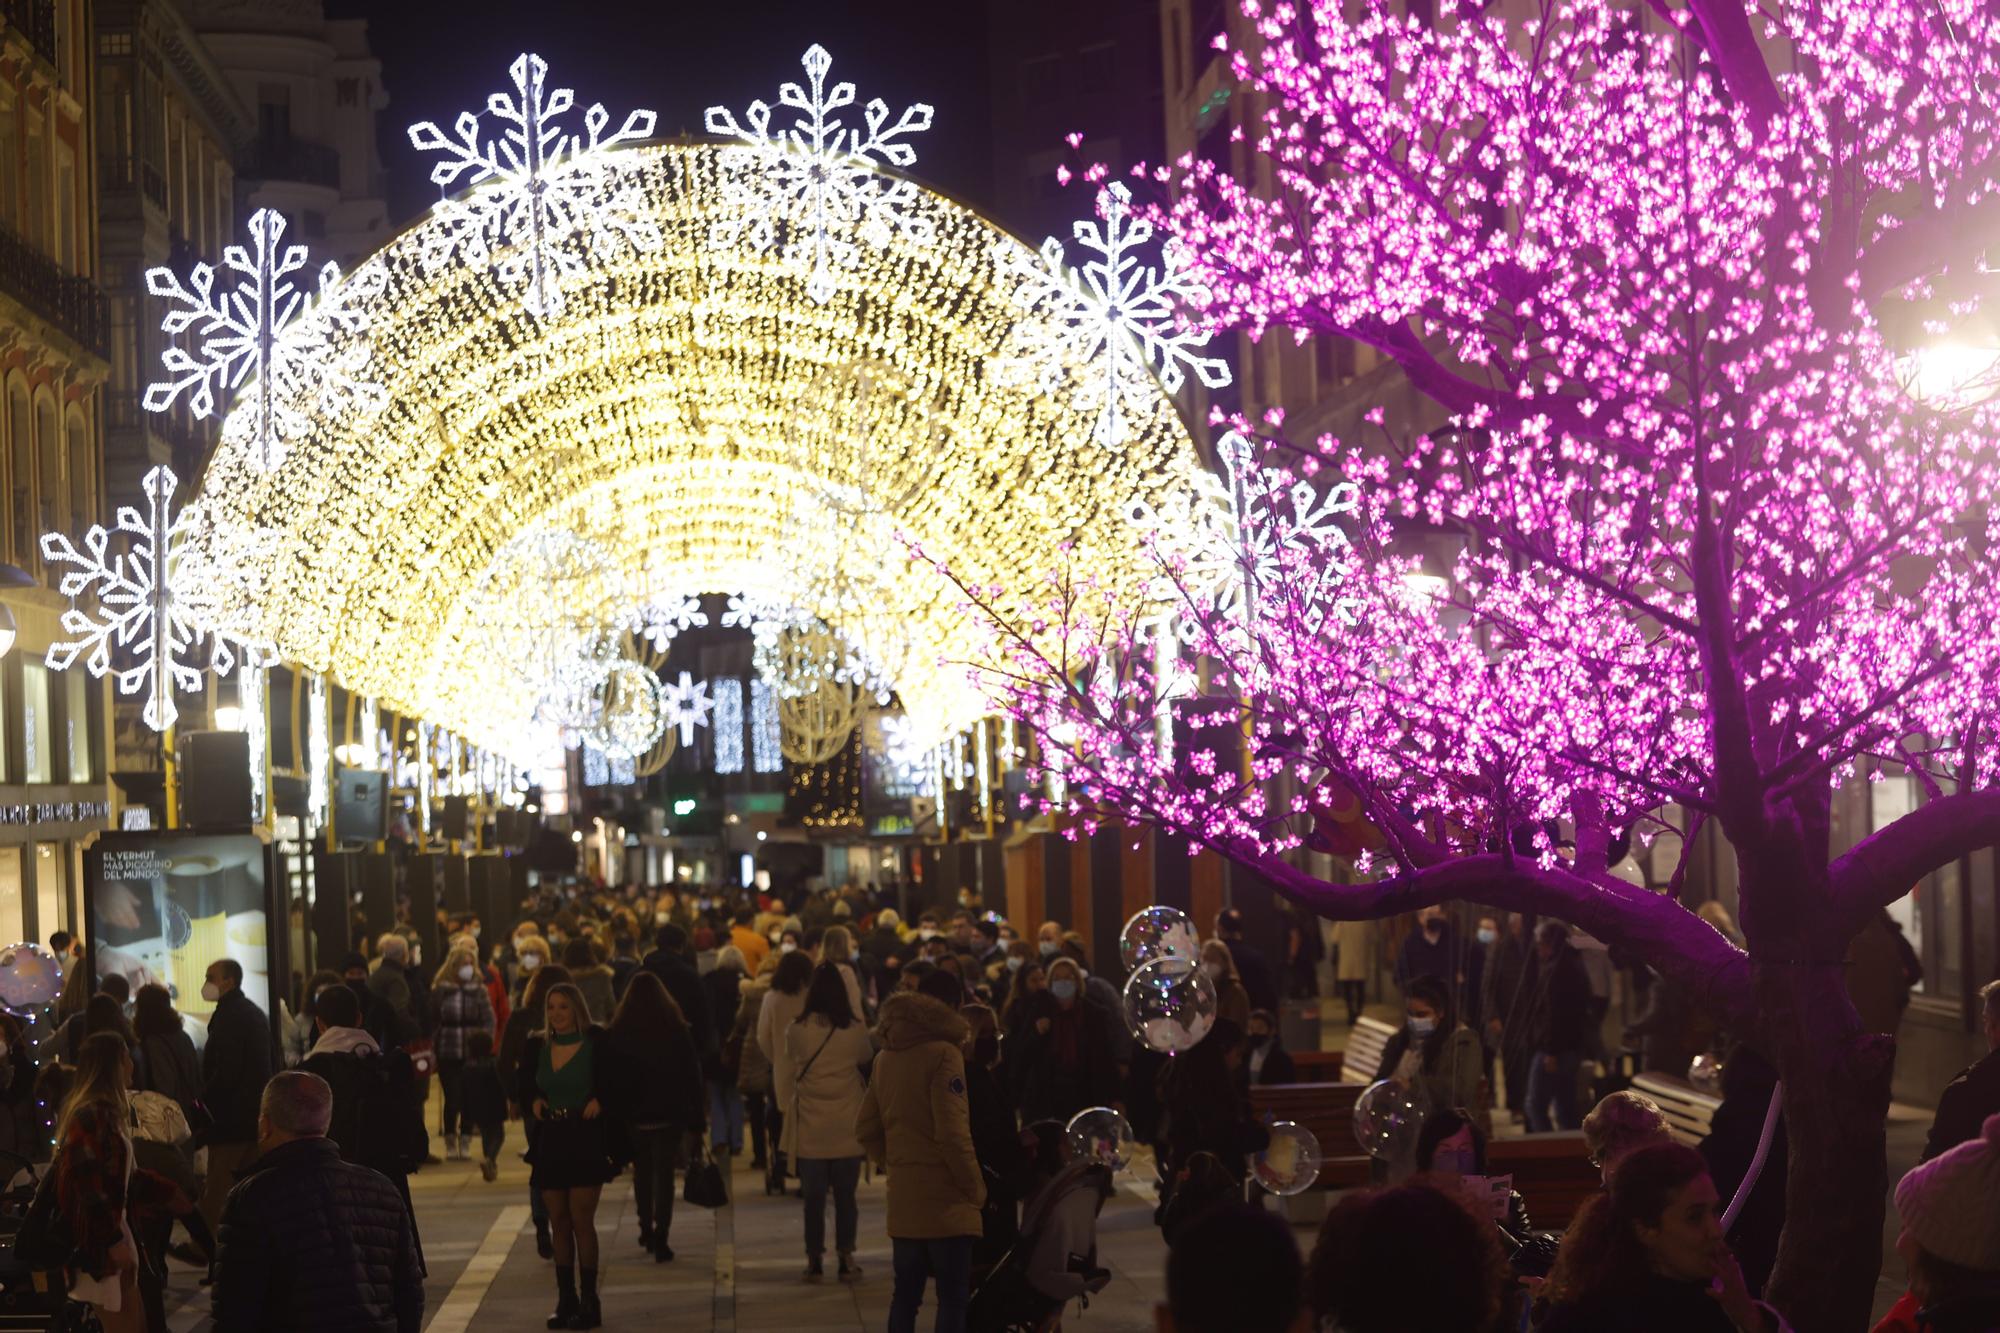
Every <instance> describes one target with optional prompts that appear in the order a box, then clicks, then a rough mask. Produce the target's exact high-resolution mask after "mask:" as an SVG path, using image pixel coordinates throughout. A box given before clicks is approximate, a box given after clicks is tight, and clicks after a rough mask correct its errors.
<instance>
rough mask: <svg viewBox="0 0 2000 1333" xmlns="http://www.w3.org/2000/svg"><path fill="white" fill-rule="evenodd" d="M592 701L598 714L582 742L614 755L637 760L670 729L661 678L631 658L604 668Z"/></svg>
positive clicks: (585, 732)
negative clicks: (668, 727) (661, 688)
mask: <svg viewBox="0 0 2000 1333" xmlns="http://www.w3.org/2000/svg"><path fill="white" fill-rule="evenodd" d="M592 704H593V708H592V711H593V712H594V714H595V716H594V717H593V718H592V719H591V721H590V724H589V725H588V726H587V727H586V728H584V735H583V742H584V744H586V745H589V746H592V747H594V748H596V749H598V750H601V751H603V752H604V754H605V755H606V756H608V757H610V758H612V759H624V760H636V759H637V758H638V757H639V756H640V755H643V754H646V753H647V752H648V751H650V750H651V749H652V748H653V746H654V744H655V743H656V742H658V741H659V739H660V737H661V736H662V735H664V734H665V733H666V731H667V721H668V707H667V700H666V698H665V697H664V696H663V694H662V692H661V690H660V682H659V678H658V677H657V676H655V675H654V674H653V673H652V672H651V671H648V670H647V669H646V668H645V667H643V666H641V665H640V664H639V663H637V662H634V661H631V660H629V659H625V658H620V659H619V660H617V661H615V662H613V663H612V664H611V665H610V666H609V667H607V668H606V669H605V672H604V677H603V680H602V683H601V684H600V685H599V686H598V689H597V693H596V696H595V698H594V699H593V700H592Z"/></svg>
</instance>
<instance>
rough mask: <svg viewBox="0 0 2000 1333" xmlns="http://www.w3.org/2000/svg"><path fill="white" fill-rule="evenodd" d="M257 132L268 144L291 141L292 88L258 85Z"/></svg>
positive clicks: (281, 85)
mask: <svg viewBox="0 0 2000 1333" xmlns="http://www.w3.org/2000/svg"><path fill="white" fill-rule="evenodd" d="M257 133H258V134H259V136H261V137H262V139H263V141H264V142H265V143H266V144H284V143H289V142H291V138H292V90H291V89H290V88H289V87H287V86H286V85H284V84H282V83H260V84H258V85H257Z"/></svg>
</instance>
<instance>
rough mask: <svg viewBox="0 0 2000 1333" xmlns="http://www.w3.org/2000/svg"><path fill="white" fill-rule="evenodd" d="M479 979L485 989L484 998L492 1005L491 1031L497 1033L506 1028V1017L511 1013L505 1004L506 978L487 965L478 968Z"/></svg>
mask: <svg viewBox="0 0 2000 1333" xmlns="http://www.w3.org/2000/svg"><path fill="white" fill-rule="evenodd" d="M479 979H480V984H481V985H483V986H485V987H486V998H487V999H488V1000H489V1001H491V1002H492V1004H493V1030H494V1031H495V1032H498V1031H500V1030H501V1029H503V1028H505V1027H506V1026H507V1016H508V1014H509V1013H511V1012H512V1006H511V1005H509V1004H508V1003H507V978H506V977H504V976H502V975H501V974H500V969H499V968H497V967H495V966H493V965H492V964H491V963H487V964H484V965H483V966H481V967H480V969H479Z"/></svg>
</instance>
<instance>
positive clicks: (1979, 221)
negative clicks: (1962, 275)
mask: <svg viewBox="0 0 2000 1333" xmlns="http://www.w3.org/2000/svg"><path fill="white" fill-rule="evenodd" d="M1994 166H1995V164H1994V163H1991V162H1987V163H1982V164H1981V166H1980V167H1979V168H1978V169H1976V170H1973V171H1969V172H1967V174H1966V178H1967V179H1970V180H1982V179H1984V178H1985V175H1986V174H1988V173H1990V172H1991V171H1992V170H1993V168H1994ZM1996 230H2000V195H1988V196H1987V197H1986V198H1985V199H1983V200H1981V201H1980V202H1979V203H1977V204H1972V205H1957V206H1951V207H1946V208H1926V209H1924V210H1923V211H1922V212H1921V213H1919V214H1917V216H1915V217H1913V218H1910V219H1908V220H1907V221H1905V222H1904V223H1903V225H1902V226H1900V227H1897V228H1896V229H1895V230H1894V231H1891V232H1889V233H1888V234H1886V235H1884V236H1883V237H1882V238H1881V239H1880V240H1878V241H1876V242H1875V244H1873V245H1871V246H1869V247H1868V250H1867V252H1866V253H1865V254H1863V255H1862V256H1861V292H1860V297H1861V299H1862V300H1864V301H1876V300H1879V299H1881V298H1882V297H1884V296H1887V295H1888V294H1889V293H1891V292H1894V291H1898V290H1900V289H1901V288H1903V287H1906V286H1908V285H1909V284H1910V283H1913V282H1915V281H1916V280H1917V279H1918V278H1921V277H1925V276H1927V275H1929V274H1932V273H1938V272H1942V271H1944V270H1947V269H1952V268H1957V267H1960V266H1962V265H1965V264H1970V263H1972V262H1973V261H1975V260H1977V259H1978V258H1979V257H1980V256H1981V255H1982V254H1984V253H1986V250H1987V246H1988V243H1989V239H1990V238H1991V237H1992V236H1993V234H1994V233H1995V231H1996Z"/></svg>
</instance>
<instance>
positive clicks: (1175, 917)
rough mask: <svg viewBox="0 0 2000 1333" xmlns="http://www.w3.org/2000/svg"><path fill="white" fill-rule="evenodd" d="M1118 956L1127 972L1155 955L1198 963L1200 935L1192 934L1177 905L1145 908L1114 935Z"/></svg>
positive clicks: (1187, 920)
mask: <svg viewBox="0 0 2000 1333" xmlns="http://www.w3.org/2000/svg"><path fill="white" fill-rule="evenodd" d="M1118 956H1119V957H1120V958H1123V959H1124V960H1125V970H1126V971H1127V972H1130V971H1133V970H1134V969H1136V968H1137V967H1138V966H1139V964H1141V963H1149V962H1151V961H1152V960H1153V959H1155V958H1185V959H1187V960H1188V961H1189V962H1199V961H1200V959H1201V937H1200V936H1199V935H1197V934H1195V929H1194V922H1193V921H1191V920H1189V919H1188V914H1187V913H1186V912H1183V911H1182V910H1181V909H1180V908H1178V907H1148V908H1146V909H1145V910H1144V911H1141V912H1138V913H1135V914H1134V915H1133V917H1132V919H1131V920H1130V921H1127V922H1126V923H1125V929H1124V930H1123V931H1121V932H1120V933H1119V936H1118Z"/></svg>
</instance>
